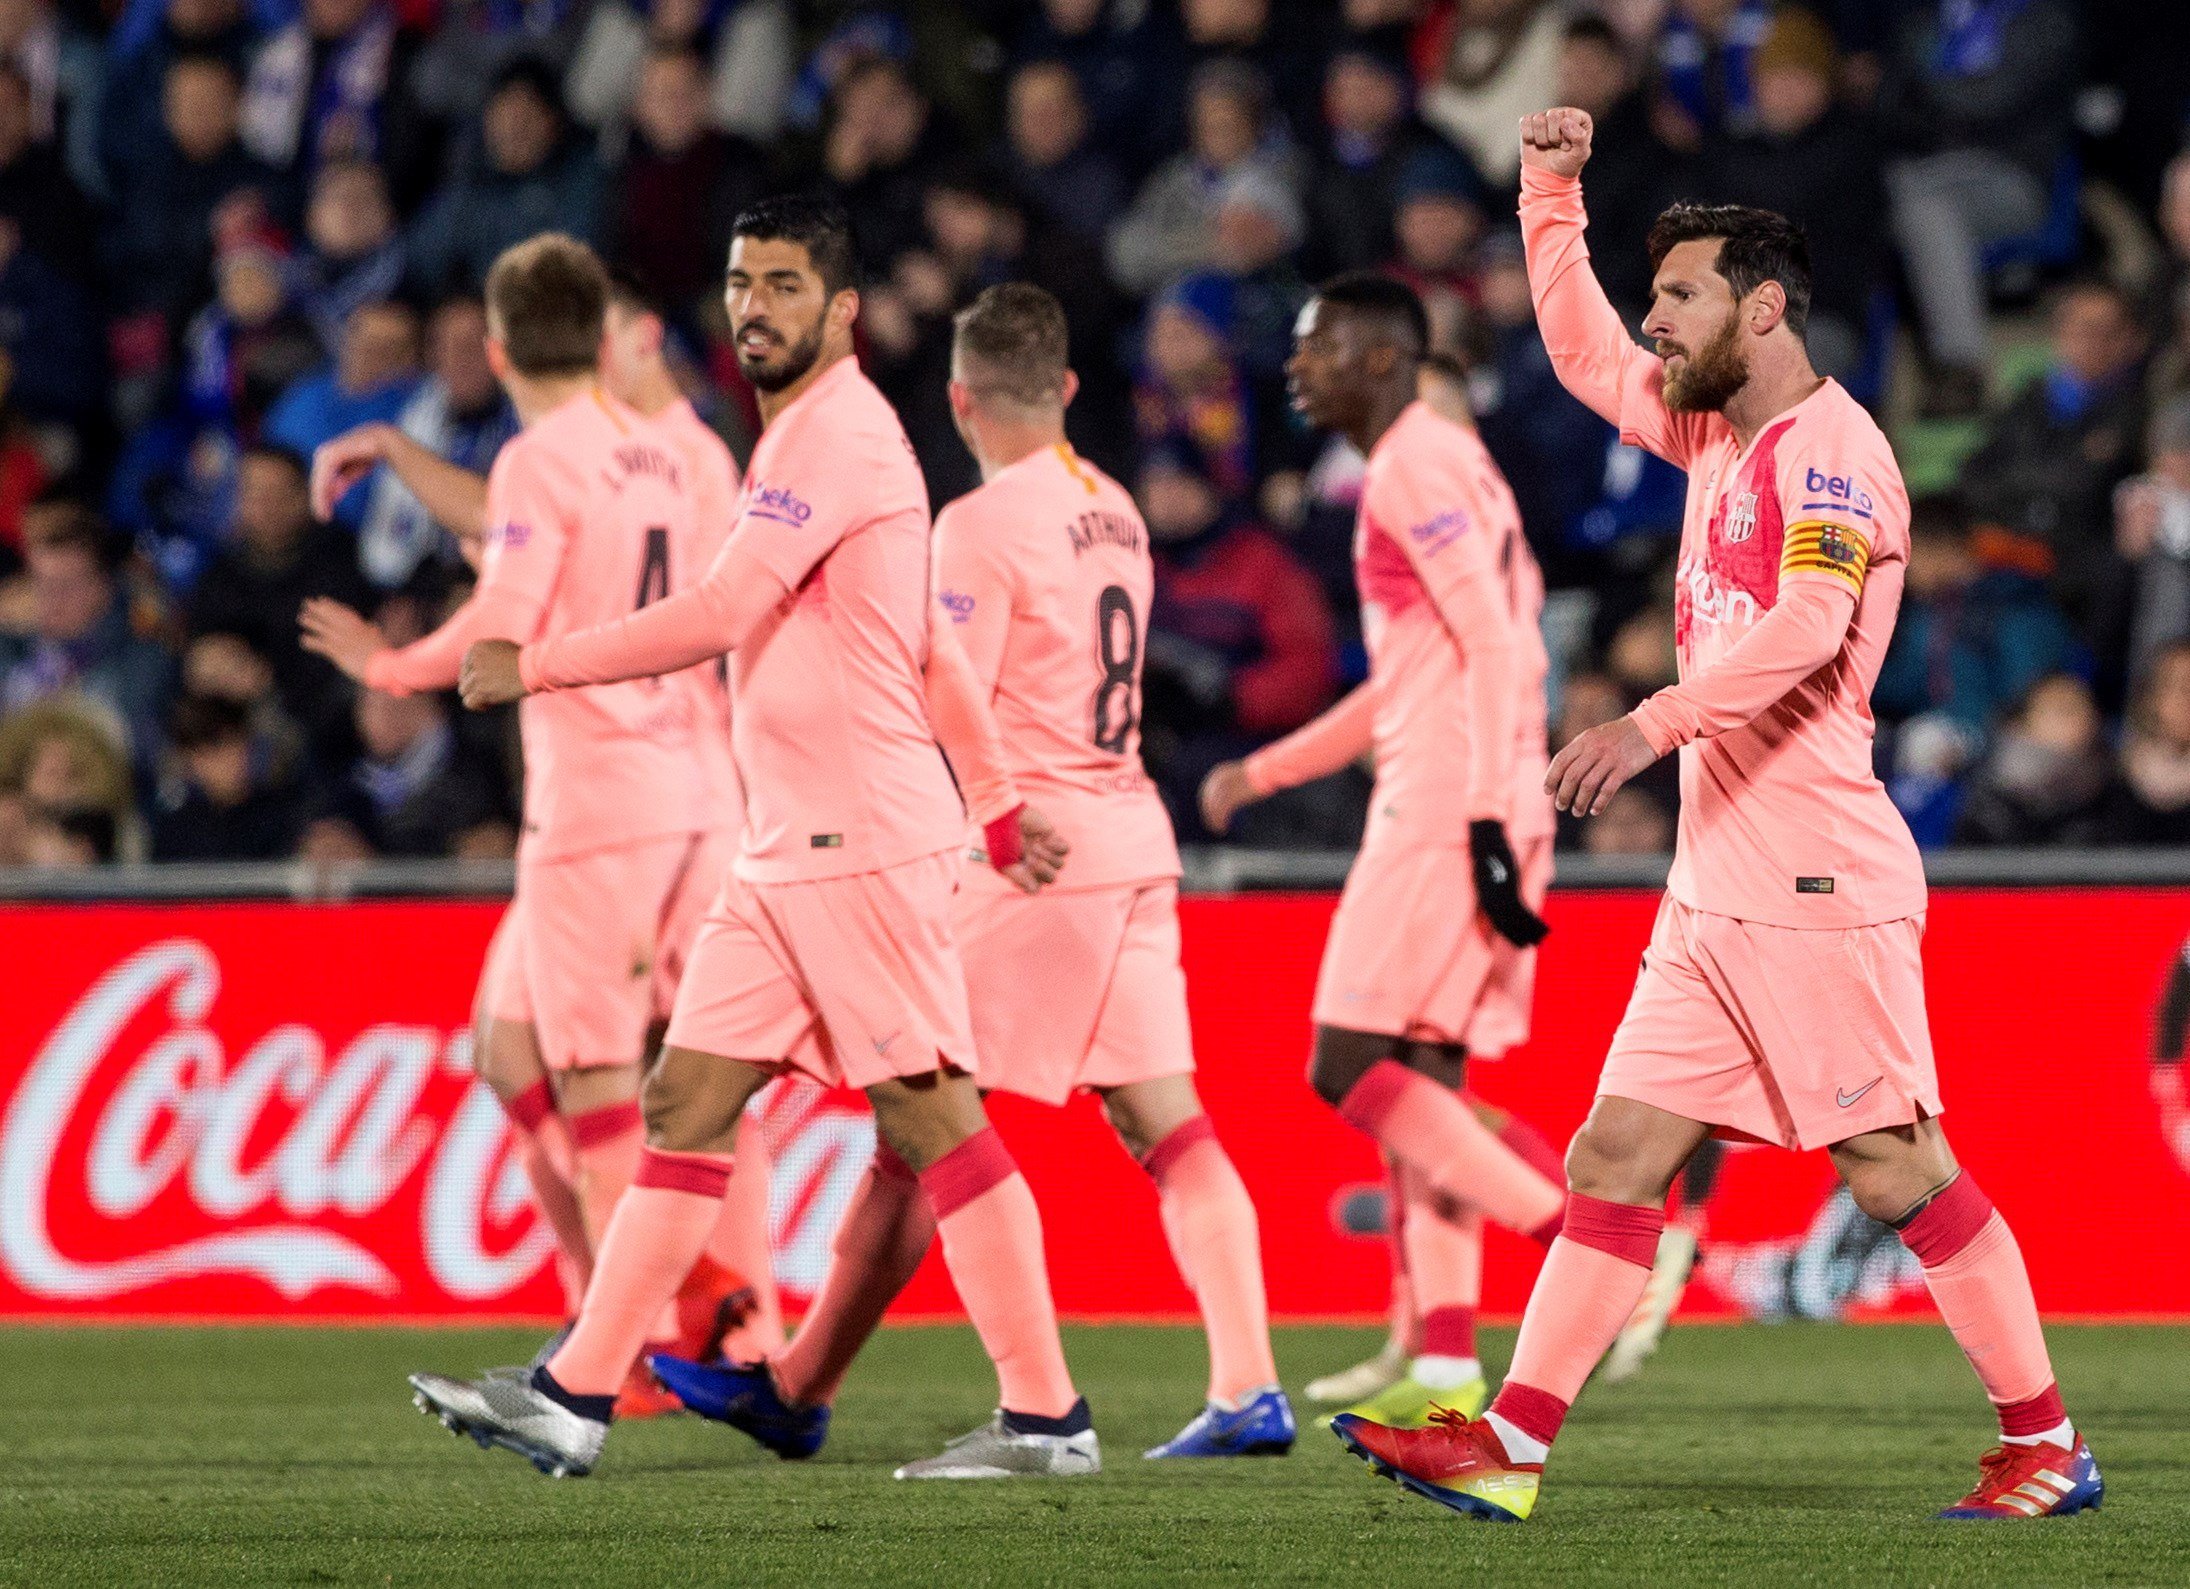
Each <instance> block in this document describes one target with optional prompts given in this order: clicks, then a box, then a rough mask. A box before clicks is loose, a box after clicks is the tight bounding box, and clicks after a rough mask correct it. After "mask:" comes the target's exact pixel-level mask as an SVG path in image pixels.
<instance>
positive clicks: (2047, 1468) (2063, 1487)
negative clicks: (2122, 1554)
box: [1939, 1434, 2106, 1523]
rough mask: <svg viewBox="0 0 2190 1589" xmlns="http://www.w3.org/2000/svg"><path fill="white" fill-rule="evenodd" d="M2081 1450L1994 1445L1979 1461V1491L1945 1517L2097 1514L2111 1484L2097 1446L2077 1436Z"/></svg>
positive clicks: (1970, 1519)
mask: <svg viewBox="0 0 2190 1589" xmlns="http://www.w3.org/2000/svg"><path fill="white" fill-rule="evenodd" d="M2075 1439H2076V1447H2075V1449H2074V1450H2073V1451H2072V1450H2070V1449H2069V1448H2068V1447H2067V1446H2055V1445H2035V1446H2031V1445H2008V1444H2005V1443H2003V1444H2000V1445H1996V1446H1994V1447H1993V1448H1992V1449H1991V1450H1990V1451H1987V1452H1986V1453H1985V1454H1984V1455H1983V1456H1981V1457H1979V1458H1978V1459H1977V1466H1978V1469H1979V1474H1978V1479H1977V1488H1976V1489H1974V1490H1972V1491H1970V1492H1969V1494H1967V1495H1965V1496H1963V1497H1962V1498H1961V1499H1960V1500H1959V1501H1957V1502H1955V1503H1954V1504H1953V1505H1952V1506H1950V1507H1948V1508H1947V1509H1946V1510H1945V1511H1943V1512H1941V1513H1940V1514H1939V1515H1940V1517H1941V1518H1942V1519H1944V1520H1946V1521H1948V1522H1953V1523H1963V1522H1991V1521H1996V1520H2005V1519H2008V1518H2018V1517H2068V1516H2071V1515H2072V1514H2074V1513H2077V1512H2086V1511H2089V1512H2095V1511H2097V1510H2098V1509H2099V1502H2100V1501H2102V1500H2103V1499H2105V1497H2106V1481H2105V1480H2104V1479H2102V1478H2100V1477H2099V1464H2098V1463H2097V1462H2095V1461H2093V1460H2092V1456H2091V1448H2090V1447H2089V1446H2087V1445H2085V1444H2084V1437H2083V1436H2082V1435H2080V1434H2079V1435H2077V1436H2076V1437H2075Z"/></svg>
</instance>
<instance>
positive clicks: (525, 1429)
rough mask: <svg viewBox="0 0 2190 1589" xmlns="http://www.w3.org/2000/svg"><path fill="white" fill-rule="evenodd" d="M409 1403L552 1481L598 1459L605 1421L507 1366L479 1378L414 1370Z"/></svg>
mask: <svg viewBox="0 0 2190 1589" xmlns="http://www.w3.org/2000/svg"><path fill="white" fill-rule="evenodd" d="M411 1401H412V1402H413V1404H414V1405H416V1406H417V1408H418V1410H419V1411H420V1412H422V1413H426V1414H428V1415H429V1416H431V1417H435V1418H438V1419H440V1420H441V1427H442V1428H444V1429H446V1430H448V1431H449V1432H450V1433H451V1434H460V1435H469V1436H471V1438H472V1439H473V1440H474V1441H476V1442H477V1443H478V1445H479V1448H480V1449H481V1450H482V1451H484V1450H489V1449H491V1448H493V1447H495V1446H500V1447H501V1448H502V1449H503V1450H505V1451H514V1452H516V1453H517V1454H518V1455H519V1456H521V1457H523V1458H524V1459H525V1460H526V1461H527V1462H530V1463H531V1464H532V1465H533V1466H534V1467H536V1468H538V1469H539V1470H540V1471H541V1472H542V1473H545V1474H546V1475H547V1476H548V1477H549V1478H552V1479H572V1478H582V1477H584V1476H585V1475H586V1474H588V1473H591V1472H592V1471H593V1464H594V1463H596V1462H598V1461H600V1460H601V1447H602V1445H603V1444H604V1443H606V1441H607V1439H608V1425H607V1424H606V1423H602V1422H598V1421H596V1420H594V1419H592V1418H581V1417H579V1416H578V1415H577V1414H576V1413H574V1412H572V1411H571V1410H570V1409H569V1408H568V1407H565V1406H564V1405H563V1404H562V1403H561V1402H559V1401H556V1400H554V1399H552V1398H551V1397H548V1396H544V1395H542V1394H541V1393H540V1392H539V1391H537V1390H534V1389H533V1388H532V1385H531V1383H530V1382H529V1379H522V1378H518V1377H516V1376H514V1375H509V1374H508V1371H507V1370H504V1371H501V1372H495V1371H489V1373H488V1374H487V1376H486V1377H484V1378H482V1379H477V1380H469V1381H467V1380H461V1379H449V1378H446V1377H445V1376H443V1375H440V1374H413V1375H412V1376H411Z"/></svg>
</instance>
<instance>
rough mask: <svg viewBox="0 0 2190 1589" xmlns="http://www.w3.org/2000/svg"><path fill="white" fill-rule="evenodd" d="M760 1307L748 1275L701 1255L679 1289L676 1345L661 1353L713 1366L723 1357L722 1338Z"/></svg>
mask: <svg viewBox="0 0 2190 1589" xmlns="http://www.w3.org/2000/svg"><path fill="white" fill-rule="evenodd" d="M759 1305H760V1297H759V1293H757V1292H756V1291H754V1289H753V1287H752V1283H751V1282H750V1281H748V1280H747V1279H746V1278H745V1276H743V1275H741V1274H739V1273H738V1272H737V1271H736V1270H735V1269H732V1268H730V1267H729V1266H727V1265H725V1264H719V1263H717V1262H715V1260H714V1259H712V1258H709V1257H706V1256H705V1255H702V1256H701V1258H700V1261H699V1262H698V1263H696V1264H694V1265H693V1266H692V1272H691V1273H690V1274H688V1275H686V1276H685V1277H684V1284H683V1285H682V1286H681V1287H679V1288H678V1290H677V1341H676V1344H675V1345H674V1346H666V1347H663V1348H661V1350H663V1351H665V1352H667V1353H668V1354H669V1355H670V1356H672V1357H681V1358H683V1359H684V1360H685V1361H687V1362H691V1363H711V1362H713V1361H714V1360H715V1359H716V1358H718V1357H720V1356H721V1355H722V1338H723V1337H724V1336H726V1335H728V1334H729V1333H730V1332H731V1331H732V1330H734V1329H736V1328H737V1327H738V1326H739V1325H741V1324H743V1323H744V1322H745V1321H746V1320H747V1319H748V1318H750V1317H751V1316H752V1314H753V1310H754V1309H755V1308H756V1307H758V1306H759Z"/></svg>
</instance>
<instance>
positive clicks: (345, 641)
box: [297, 596, 388, 684]
mask: <svg viewBox="0 0 2190 1589" xmlns="http://www.w3.org/2000/svg"><path fill="white" fill-rule="evenodd" d="M297 627H298V628H299V629H300V630H302V631H303V635H304V649H305V650H307V651H309V652H311V653H312V654H313V655H315V656H322V657H325V658H326V659H327V660H328V661H329V662H332V663H333V664H334V665H335V666H336V667H338V668H340V669H341V670H342V671H343V672H344V673H346V674H348V675H349V676H350V677H351V678H353V679H355V680H357V682H358V683H360V684H362V683H364V682H365V668H366V665H367V664H368V663H370V662H371V661H372V660H373V657H374V656H375V655H376V654H378V653H379V652H382V651H385V650H386V649H387V647H388V641H387V637H386V636H385V635H383V634H382V633H381V632H380V630H379V629H378V628H377V627H375V626H374V625H373V624H371V623H369V622H367V621H366V620H365V619H364V618H361V617H360V616H358V614H357V613H356V612H355V611H354V610H353V609H351V608H348V607H345V606H343V605H342V603H341V602H339V601H331V600H329V599H328V598H327V597H325V596H314V597H313V598H312V599H311V600H310V601H307V602H306V603H305V604H304V610H303V611H302V612H301V613H299V614H298V617H297Z"/></svg>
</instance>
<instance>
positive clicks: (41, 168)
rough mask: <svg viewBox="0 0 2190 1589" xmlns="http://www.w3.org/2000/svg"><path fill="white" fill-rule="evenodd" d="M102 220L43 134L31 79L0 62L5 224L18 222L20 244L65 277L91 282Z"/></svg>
mask: <svg viewBox="0 0 2190 1589" xmlns="http://www.w3.org/2000/svg"><path fill="white" fill-rule="evenodd" d="M97 220H98V217H97V216H96V215H95V214H94V213H93V211H92V208H91V204H90V201H89V200H87V199H86V198H85V197H84V194H83V192H82V190H81V189H80V188H78V187H77V185H76V179H75V178H74V177H72V176H71V175H70V174H69V171H68V168H67V166H66V165H65V164H64V163H63V162H62V159H61V155H60V151H59V149H58V148H57V147H56V146H55V144H54V142H53V140H52V137H51V135H50V134H47V135H41V134H40V133H39V131H38V115H37V105H36V103H35V102H34V100H33V97H32V89H31V83H30V79H29V78H28V77H26V76H25V75H24V73H23V69H22V68H21V67H20V66H17V65H16V64H15V63H14V62H12V61H5V60H0V221H7V222H13V223H14V226H15V230H16V233H17V235H18V236H19V237H20V238H21V239H22V244H21V246H23V247H24V248H27V249H29V250H30V251H31V252H32V253H33V254H36V255H37V256H38V257H39V258H40V259H42V260H44V261H45V263H46V264H47V265H49V266H51V267H52V268H53V269H54V270H55V271H56V272H58V273H59V274H60V275H61V276H63V277H65V278H66V279H68V280H70V281H74V282H89V281H90V280H91V279H92V266H93V263H94V262H95V260H96V259H97V257H98V256H97V247H98V236H97V232H96V230H95V228H96V225H97Z"/></svg>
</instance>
